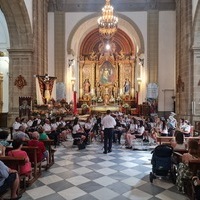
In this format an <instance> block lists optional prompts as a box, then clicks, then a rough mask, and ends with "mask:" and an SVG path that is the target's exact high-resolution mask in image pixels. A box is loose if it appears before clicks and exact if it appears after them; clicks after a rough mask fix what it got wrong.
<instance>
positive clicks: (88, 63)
mask: <svg viewBox="0 0 200 200" xmlns="http://www.w3.org/2000/svg"><path fill="white" fill-rule="evenodd" d="M99 46H100V45H99ZM79 84H80V85H79V88H80V90H79V102H82V103H83V102H85V103H87V104H89V105H91V104H93V103H94V102H95V105H112V104H116V103H118V104H119V103H128V104H131V105H130V106H131V107H132V104H133V103H134V101H135V59H134V58H133V56H132V55H131V53H123V52H122V50H121V51H118V52H116V51H115V49H114V50H113V49H111V50H108V51H106V50H105V51H102V48H99V51H95V50H94V51H93V52H91V53H90V54H88V55H81V57H80V62H79Z"/></svg>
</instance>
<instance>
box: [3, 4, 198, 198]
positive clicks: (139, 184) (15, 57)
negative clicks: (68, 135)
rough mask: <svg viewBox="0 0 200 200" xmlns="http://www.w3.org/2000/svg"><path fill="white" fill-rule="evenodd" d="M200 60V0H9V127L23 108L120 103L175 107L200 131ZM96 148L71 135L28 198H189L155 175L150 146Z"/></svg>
mask: <svg viewBox="0 0 200 200" xmlns="http://www.w3.org/2000/svg"><path fill="white" fill-rule="evenodd" d="M199 69H200V1H199V0H140V1H137V0H98V1H97V0H84V1H83V0H82V1H80V0H73V1H72V0H42V1H38V0H0V128H2V129H4V128H10V127H11V126H12V124H13V122H14V121H15V119H16V117H21V118H27V119H28V118H29V117H30V116H31V115H34V116H37V115H41V116H44V117H52V116H53V117H58V116H59V117H60V116H61V117H63V116H64V117H67V118H71V117H72V116H80V117H81V116H82V115H83V116H84V115H86V116H88V115H90V114H98V113H101V114H105V113H106V111H107V110H111V111H112V112H120V113H123V114H126V115H131V116H135V117H141V116H145V117H149V116H161V117H165V118H168V117H169V115H170V113H171V112H173V113H176V118H177V120H178V119H180V118H184V119H187V120H188V121H190V123H191V125H192V126H193V127H194V130H195V131H197V132H200V123H199V121H200V70H199ZM69 146H70V147H69ZM66 149H67V153H66V152H65V150H66ZM86 150H87V151H82V152H79V151H77V150H76V149H74V148H71V141H67V142H64V143H63V145H62V146H60V147H59V148H57V151H56V153H55V160H56V161H55V164H54V165H53V167H52V168H51V169H50V170H49V171H48V172H47V174H45V175H44V176H43V174H42V176H41V178H39V179H38V180H37V181H36V182H35V184H33V185H32V186H31V188H27V191H26V192H25V193H24V194H23V196H22V198H21V199H24V200H25V199H27V200H28V199H60V200H61V199H77V200H78V199H91V200H92V199H94V200H96V199H99V200H101V199H108V200H111V199H116V200H117V199H120V200H123V199H136V200H140V199H141V200H150V199H152V200H153V199H154V200H157V199H169V200H171V199H183V200H185V199H187V196H186V195H184V194H181V193H179V192H177V191H176V187H175V186H174V185H173V184H171V183H169V182H168V181H167V182H165V180H164V181H163V180H156V181H155V184H154V186H152V184H151V183H149V180H148V174H149V172H150V171H151V163H150V157H151V153H150V152H149V151H148V152H143V151H141V152H134V153H135V156H134V157H133V158H132V152H130V151H128V153H127V151H126V149H123V147H121V146H117V145H116V146H114V150H113V152H112V153H111V154H110V155H102V154H101V153H100V151H101V150H100V147H99V145H97V144H93V146H92V145H90V146H89V147H87V149H86ZM65 154H66V155H65ZM87 155H88V157H87ZM105 156H106V157H105ZM126 159H127V160H126ZM137 159H138V160H137ZM123 162H125V163H124V164H122V163H123ZM104 164H105V165H106V166H107V167H106V169H105V171H104V172H103V169H102V168H101V167H102V166H103V167H105V166H104ZM44 173H45V172H44ZM117 173H118V175H117ZM144 174H145V176H143V175H144ZM101 176H102V177H101ZM101 179H102V180H101ZM110 181H111V182H110ZM56 184H57V185H56ZM160 184H161V185H162V186H161V185H160ZM92 185H93V186H92ZM87 186H88V187H87ZM145 187H146V188H145ZM86 188H87V189H86ZM88 188H90V189H88ZM40 189H41V190H40ZM43 191H45V192H46V194H44V192H43ZM67 194H68V195H67ZM106 194H107V195H106ZM175 197H176V198H175Z"/></svg>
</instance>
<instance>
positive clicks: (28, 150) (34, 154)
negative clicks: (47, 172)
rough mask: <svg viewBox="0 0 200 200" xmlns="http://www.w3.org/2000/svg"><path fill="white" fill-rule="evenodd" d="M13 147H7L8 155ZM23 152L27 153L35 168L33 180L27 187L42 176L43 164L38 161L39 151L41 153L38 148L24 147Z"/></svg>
mask: <svg viewBox="0 0 200 200" xmlns="http://www.w3.org/2000/svg"><path fill="white" fill-rule="evenodd" d="M12 149H13V147H11V146H9V147H6V155H7V154H8V151H11V150H12ZM22 150H24V151H26V153H27V155H28V156H29V158H30V161H31V165H32V168H33V177H34V178H33V179H31V181H29V182H27V185H31V184H32V183H33V182H35V181H36V180H37V179H38V178H39V177H40V175H41V173H42V170H41V162H38V159H37V151H39V149H38V147H30V146H23V147H22Z"/></svg>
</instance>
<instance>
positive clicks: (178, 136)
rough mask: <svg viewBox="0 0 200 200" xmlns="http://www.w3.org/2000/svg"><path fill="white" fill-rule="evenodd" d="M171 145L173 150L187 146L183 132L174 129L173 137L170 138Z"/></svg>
mask: <svg viewBox="0 0 200 200" xmlns="http://www.w3.org/2000/svg"><path fill="white" fill-rule="evenodd" d="M171 146H172V147H173V148H174V150H182V149H186V148H187V144H186V142H185V140H184V134H183V133H182V132H181V131H178V130H176V131H175V139H172V141H171Z"/></svg>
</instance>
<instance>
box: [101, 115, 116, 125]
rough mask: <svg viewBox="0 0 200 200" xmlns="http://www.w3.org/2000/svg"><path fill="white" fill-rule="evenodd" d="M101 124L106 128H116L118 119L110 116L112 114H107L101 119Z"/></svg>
mask: <svg viewBox="0 0 200 200" xmlns="http://www.w3.org/2000/svg"><path fill="white" fill-rule="evenodd" d="M101 124H102V126H103V127H104V128H114V127H115V126H116V121H115V119H114V118H113V117H112V116H110V115H106V116H105V117H104V118H103V119H102V120H101Z"/></svg>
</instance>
